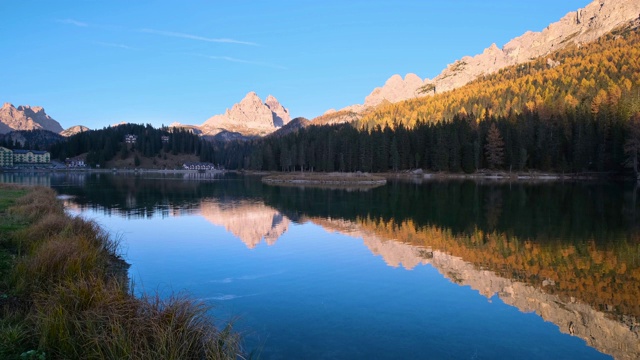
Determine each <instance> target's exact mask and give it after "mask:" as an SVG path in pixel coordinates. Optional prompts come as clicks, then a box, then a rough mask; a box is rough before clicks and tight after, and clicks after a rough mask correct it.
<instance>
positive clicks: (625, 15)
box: [0, 0, 640, 140]
mask: <svg viewBox="0 0 640 360" xmlns="http://www.w3.org/2000/svg"><path fill="white" fill-rule="evenodd" d="M633 21H640V1H638V0H594V1H593V2H591V3H590V4H589V5H587V6H586V7H585V8H583V9H579V10H577V11H574V12H570V13H568V14H567V15H565V16H564V17H563V18H562V19H560V21H558V22H555V23H553V24H551V25H549V26H548V27H547V28H545V29H544V30H543V31H541V32H530V31H529V32H526V33H525V34H523V35H522V36H519V37H517V38H515V39H513V40H511V41H509V42H508V43H507V44H506V45H504V46H503V47H502V48H498V46H497V45H496V44H492V45H491V46H490V47H488V48H487V49H485V51H484V52H483V53H482V54H478V55H476V56H473V57H471V56H465V57H463V58H462V59H460V60H457V61H455V62H454V63H452V64H450V65H449V66H447V68H446V69H444V70H443V71H442V72H441V73H440V74H439V75H438V76H436V77H435V78H433V79H422V78H420V77H419V76H418V75H416V74H407V75H406V76H405V77H404V78H402V77H401V76H400V75H393V76H392V77H391V78H389V79H388V80H387V82H386V83H385V84H384V85H383V86H382V87H378V88H375V89H374V90H373V91H372V92H371V93H370V94H369V95H368V96H367V97H366V98H365V100H364V103H363V104H355V105H351V106H348V107H346V108H343V109H341V110H339V111H335V110H333V109H331V110H328V111H327V112H326V113H325V114H324V115H322V116H319V117H317V118H315V119H313V120H312V121H311V122H308V123H307V122H306V119H305V120H298V121H297V122H296V125H295V126H293V127H300V126H306V125H308V124H318V125H324V124H334V123H342V122H352V121H355V120H358V119H359V118H360V117H361V114H363V113H365V112H366V111H367V110H369V109H373V108H376V107H377V106H379V105H383V104H387V103H396V102H400V101H403V100H407V99H411V98H415V97H421V96H428V95H432V94H436V93H442V92H446V91H449V90H453V89H456V88H459V87H461V86H464V85H466V84H468V83H469V82H471V81H473V80H475V79H477V78H478V77H481V76H484V75H489V74H492V73H495V72H497V71H498V70H500V69H503V68H505V67H508V66H511V65H515V64H521V63H525V62H528V61H531V60H533V59H536V58H539V57H541V56H545V55H548V54H550V53H552V52H554V51H557V50H560V49H563V48H565V47H567V46H569V45H574V44H577V45H580V44H585V43H588V42H591V41H594V40H596V39H598V38H599V37H601V36H602V35H604V34H607V33H609V32H611V31H612V30H613V29H615V28H617V27H619V26H622V25H625V24H627V23H630V22H633ZM300 119H303V118H300ZM290 121H291V116H290V114H289V111H288V110H287V108H285V107H284V106H283V105H282V104H280V103H279V102H278V100H277V99H276V98H275V97H274V96H271V95H269V96H268V97H267V98H266V99H265V101H264V102H263V101H262V100H261V99H260V98H259V97H258V95H257V94H256V93H255V92H250V93H248V94H247V95H246V96H245V97H244V99H242V100H241V101H240V102H239V103H237V104H235V105H233V106H232V107H231V108H230V109H227V111H226V112H225V113H224V114H220V115H215V116H212V117H211V118H209V119H208V120H206V121H205V122H204V123H203V124H201V125H183V124H178V123H174V124H172V125H171V126H175V127H182V128H187V129H189V130H190V131H192V132H194V133H197V134H199V135H201V136H206V137H209V138H215V139H221V140H231V139H243V138H245V139H246V138H256V137H262V136H266V135H269V134H271V133H274V132H276V131H278V130H279V129H283V128H285V129H286V128H287V124H289V122H290ZM289 128H291V127H289ZM37 129H42V130H49V131H52V132H54V133H58V134H61V135H63V136H71V135H73V134H75V133H77V132H80V131H86V130H88V128H86V127H83V126H79V125H78V126H73V127H71V128H69V129H66V130H63V129H62V127H61V126H60V124H59V123H58V122H57V121H56V120H54V119H53V118H51V117H50V116H49V115H47V114H46V113H45V111H44V109H43V108H42V107H37V106H34V107H30V106H28V105H26V106H18V107H14V106H13V105H12V104H9V103H5V104H4V106H3V107H2V108H1V109H0V134H5V133H8V132H11V131H15V130H37ZM284 131H287V130H284Z"/></svg>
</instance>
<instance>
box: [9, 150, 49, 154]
mask: <svg viewBox="0 0 640 360" xmlns="http://www.w3.org/2000/svg"><path fill="white" fill-rule="evenodd" d="M13 153H14V154H26V153H32V154H33V155H45V154H48V153H49V152H48V151H40V150H13Z"/></svg>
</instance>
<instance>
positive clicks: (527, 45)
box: [342, 0, 640, 112]
mask: <svg viewBox="0 0 640 360" xmlns="http://www.w3.org/2000/svg"><path fill="white" fill-rule="evenodd" d="M638 19H640V1H638V0H594V1H593V2H591V3H590V4H589V5H587V6H586V7H585V8H584V9H580V10H578V11H573V12H570V13H568V14H567V15H565V16H564V17H563V18H562V19H560V21H558V22H556V23H553V24H551V25H549V26H548V27H547V28H545V29H544V30H542V31H541V32H531V31H529V32H526V33H525V34H523V35H522V36H519V37H517V38H515V39H513V40H511V41H509V42H508V43H507V44H506V45H504V46H503V47H502V48H499V47H498V46H497V45H496V44H492V45H491V46H489V47H488V48H486V49H485V50H484V52H483V53H482V54H479V55H476V56H473V57H471V56H465V57H463V58H462V59H460V60H458V61H456V62H454V63H453V64H450V65H448V66H447V68H446V69H444V70H443V71H442V72H441V73H440V75H438V76H436V77H435V78H434V79H432V80H430V79H425V80H422V79H421V78H420V77H418V76H417V75H415V74H408V75H407V76H406V77H405V78H404V79H402V78H401V77H400V75H393V76H392V77H391V78H389V80H387V82H386V83H385V85H384V86H382V87H379V88H376V89H374V90H373V92H372V93H371V94H370V95H369V96H367V97H366V99H365V102H364V106H363V105H352V106H349V107H347V108H345V109H342V110H349V111H356V112H362V111H365V110H366V109H369V108H371V107H374V106H377V105H379V104H381V103H383V102H384V101H389V102H391V103H394V102H399V101H403V100H408V99H411V98H414V97H417V96H424V95H431V94H435V93H441V92H444V91H449V90H453V89H456V88H458V87H461V86H463V85H465V84H467V83H469V82H470V81H473V80H475V79H477V78H478V77H480V76H483V75H488V74H491V73H494V72H496V71H498V70H500V69H502V68H505V67H507V66H511V65H516V64H521V63H525V62H528V61H530V60H532V59H535V58H538V57H541V56H545V55H548V54H550V53H552V52H554V51H557V50H560V49H562V48H564V47H566V46H569V45H572V44H578V45H579V44H584V43H588V42H591V41H594V40H596V39H598V38H599V37H601V36H603V35H605V34H607V33H609V32H611V31H612V30H614V29H615V28H617V27H620V26H624V25H625V24H630V23H635V24H636V25H637V23H638V22H639V20H638ZM551 64H556V63H555V62H553V63H551Z"/></svg>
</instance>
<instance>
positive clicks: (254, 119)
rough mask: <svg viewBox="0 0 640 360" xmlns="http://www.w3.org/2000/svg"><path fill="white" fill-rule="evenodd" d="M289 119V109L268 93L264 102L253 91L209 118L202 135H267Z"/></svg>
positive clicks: (203, 125) (202, 127)
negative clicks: (225, 133)
mask: <svg viewBox="0 0 640 360" xmlns="http://www.w3.org/2000/svg"><path fill="white" fill-rule="evenodd" d="M290 120H291V117H290V115H289V111H288V110H287V109H286V108H284V107H283V106H282V105H281V104H280V103H279V102H278V100H277V99H276V98H275V97H273V96H271V95H269V97H268V98H267V101H266V102H265V103H263V102H262V100H261V99H260V98H259V97H258V95H257V94H256V93H255V92H253V91H252V92H250V93H248V94H247V95H246V96H245V97H244V99H242V101H240V102H239V103H237V104H235V105H233V107H232V108H231V109H227V111H226V112H225V113H224V114H221V115H215V116H213V117H211V118H209V119H208V120H207V121H206V122H205V123H204V124H202V126H201V127H200V128H201V129H202V132H203V134H204V135H216V134H218V133H220V132H222V131H228V132H235V133H240V134H242V135H245V136H264V135H268V134H270V133H272V132H274V131H275V130H277V129H278V128H280V127H282V126H283V125H285V124H287V123H288V122H289V121H290Z"/></svg>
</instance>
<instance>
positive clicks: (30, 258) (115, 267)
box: [0, 184, 244, 359]
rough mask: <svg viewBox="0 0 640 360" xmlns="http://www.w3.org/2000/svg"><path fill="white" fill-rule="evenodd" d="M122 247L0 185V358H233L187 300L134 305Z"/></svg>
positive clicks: (147, 298)
mask: <svg viewBox="0 0 640 360" xmlns="http://www.w3.org/2000/svg"><path fill="white" fill-rule="evenodd" d="M127 269H128V264H126V262H125V261H124V260H123V259H122V257H121V256H120V254H119V252H118V242H117V241H115V240H113V239H111V238H110V237H109V236H108V235H107V234H106V233H105V232H104V230H102V229H101V228H100V227H99V226H98V225H97V224H96V223H94V222H92V221H88V220H84V219H82V218H80V217H74V216H70V215H68V214H66V213H65V212H64V209H63V206H62V204H61V203H60V202H59V201H58V199H57V198H56V194H55V192H54V191H53V190H51V189H49V188H43V187H34V188H27V187H22V186H17V185H7V184H0V358H2V359H105V358H109V359H237V358H243V356H244V355H243V352H242V350H241V347H240V337H239V335H238V334H237V333H236V332H234V331H233V330H232V328H231V326H230V325H227V326H225V327H223V328H219V327H218V326H216V325H215V324H214V320H213V319H212V318H211V317H210V315H209V314H208V310H209V308H208V306H206V305H205V304H203V303H201V302H197V301H194V300H192V299H190V298H189V297H187V296H179V295H176V296H170V297H169V298H161V297H159V296H158V295H143V296H141V297H137V296H134V294H133V291H132V289H131V287H130V286H129V283H130V281H129V278H128V275H127Z"/></svg>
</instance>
